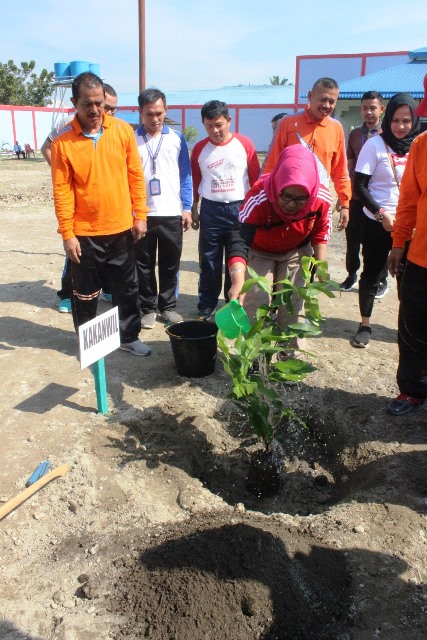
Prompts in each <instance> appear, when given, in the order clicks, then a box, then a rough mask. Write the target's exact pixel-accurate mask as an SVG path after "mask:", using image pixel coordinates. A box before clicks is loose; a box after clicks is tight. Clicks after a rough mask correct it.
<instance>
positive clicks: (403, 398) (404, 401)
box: [387, 393, 424, 416]
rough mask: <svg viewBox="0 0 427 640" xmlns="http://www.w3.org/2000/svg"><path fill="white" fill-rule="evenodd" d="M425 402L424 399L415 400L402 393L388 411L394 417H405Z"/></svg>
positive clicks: (392, 402)
mask: <svg viewBox="0 0 427 640" xmlns="http://www.w3.org/2000/svg"><path fill="white" fill-rule="evenodd" d="M423 402H424V398H414V397H412V396H410V395H408V394H407V393H400V394H399V395H398V396H397V398H395V399H394V400H392V401H391V402H390V404H389V405H388V407H387V411H388V412H389V413H390V414H391V415H392V416H404V415H405V414H407V413H409V412H410V411H412V409H414V408H415V407H417V406H418V405H420V404H422V403H423Z"/></svg>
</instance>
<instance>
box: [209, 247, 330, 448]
mask: <svg viewBox="0 0 427 640" xmlns="http://www.w3.org/2000/svg"><path fill="white" fill-rule="evenodd" d="M314 267H315V268H316V275H317V278H318V279H319V280H318V281H316V282H311V274H312V269H313V268H314ZM301 269H302V274H303V277H304V281H305V284H304V285H303V286H302V287H296V286H295V285H293V284H292V283H291V282H290V280H289V279H288V278H286V279H285V280H281V281H280V282H278V283H275V284H274V285H272V284H271V283H270V282H269V281H268V280H267V279H266V278H264V277H262V276H258V275H257V274H256V273H255V272H254V271H253V270H252V269H250V268H248V273H249V275H250V278H249V279H248V280H246V281H245V283H244V285H243V287H242V293H246V292H247V291H249V290H250V289H251V288H252V287H254V286H257V287H259V288H260V289H261V290H262V291H264V292H266V293H267V294H268V296H269V300H270V303H269V304H268V305H263V306H261V307H259V308H258V310H257V313H256V319H255V322H254V324H253V325H252V328H251V330H250V331H249V332H248V333H247V334H246V335H243V334H242V333H240V335H239V336H238V337H237V338H236V340H235V342H234V343H233V344H230V342H229V341H227V340H226V338H225V337H224V334H223V333H222V331H219V332H218V345H219V348H220V350H221V352H222V354H221V360H222V362H223V365H224V370H225V372H226V373H227V374H228V375H229V376H230V378H231V381H232V392H231V394H230V395H229V396H228V397H230V398H232V399H233V400H234V401H235V403H236V404H237V405H238V406H239V407H240V408H241V409H242V410H243V412H244V413H245V414H246V416H247V418H248V422H249V424H250V426H251V428H252V430H253V431H254V433H255V434H256V436H257V437H258V438H259V439H260V440H261V441H262V442H263V443H264V445H265V447H266V449H269V447H270V445H271V442H272V440H273V437H274V430H275V426H276V425H278V424H279V422H280V420H281V418H282V417H284V416H287V417H288V418H290V417H292V418H294V419H295V420H297V421H298V422H299V423H300V424H304V423H303V422H302V420H301V419H300V418H299V417H298V416H297V415H296V414H295V412H294V411H293V410H292V409H291V408H290V407H287V406H286V404H285V402H284V400H283V398H282V394H281V393H280V391H281V389H280V387H279V386H278V384H277V383H284V382H294V383H296V382H300V381H301V380H304V378H306V377H307V375H308V374H309V373H311V372H312V371H315V369H316V368H315V367H314V366H313V365H312V364H310V363H309V362H305V361H304V360H301V359H295V358H291V359H289V360H280V359H279V360H277V361H274V362H273V356H275V355H276V354H279V353H283V352H286V351H295V348H294V347H290V346H289V343H290V341H291V340H294V339H295V338H297V337H306V336H316V335H319V334H320V333H321V324H322V322H323V317H322V315H321V313H320V309H319V302H318V295H319V294H320V293H322V294H324V295H326V296H328V297H330V298H333V297H335V296H334V294H333V292H332V289H338V288H339V286H338V285H337V284H336V283H334V282H332V281H330V280H329V276H328V272H327V263H326V262H325V261H320V260H315V259H314V258H310V257H306V256H305V257H303V258H302V261H301ZM277 285H279V286H280V288H281V290H280V291H275V288H276V287H277ZM294 294H296V295H297V296H298V297H299V298H302V299H303V301H304V316H303V317H302V318H301V320H302V322H297V323H294V324H290V325H288V326H286V327H285V328H283V329H280V327H279V326H278V324H277V322H276V320H275V318H276V316H277V310H278V308H279V306H281V305H285V306H286V308H287V309H288V311H289V313H291V314H293V313H294V309H293V305H292V297H293V296H294ZM305 353H308V352H305ZM308 355H312V354H308ZM254 365H255V367H256V365H258V367H259V371H254V368H255V367H254Z"/></svg>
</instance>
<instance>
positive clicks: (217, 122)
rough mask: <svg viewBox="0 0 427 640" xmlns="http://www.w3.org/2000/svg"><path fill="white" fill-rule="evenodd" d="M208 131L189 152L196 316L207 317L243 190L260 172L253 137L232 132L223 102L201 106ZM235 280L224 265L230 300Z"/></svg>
mask: <svg viewBox="0 0 427 640" xmlns="http://www.w3.org/2000/svg"><path fill="white" fill-rule="evenodd" d="M201 116H202V122H203V124H204V126H205V129H206V132H207V134H208V137H207V138H204V139H203V140H200V141H199V142H198V143H197V144H196V145H195V147H194V149H193V152H192V154H191V168H192V172H193V195H194V204H193V208H192V218H193V228H194V229H198V228H199V211H198V202H199V198H201V206H200V236H199V262H200V277H199V301H198V305H197V318H198V320H209V319H210V318H211V317H212V315H213V313H214V311H215V308H216V306H217V303H218V298H219V295H220V293H221V289H222V269H223V263H224V251H225V247H226V246H227V244H228V242H229V240H230V238H231V229H232V227H233V225H234V223H235V222H236V221H237V219H238V216H239V208H240V205H241V204H242V202H243V200H244V197H245V194H246V192H247V191H249V188H250V187H251V186H252V185H253V184H254V182H255V181H256V180H257V178H258V174H259V161H258V156H257V154H256V151H255V146H254V144H253V142H252V141H251V140H249V138H247V137H246V136H242V135H241V134H239V133H232V132H231V131H230V123H231V116H230V114H229V111H228V107H227V105H226V104H225V102H221V101H220V100H211V101H209V102H206V103H205V104H204V105H203V107H202V110H201ZM230 287H231V280H230V275H229V272H228V269H226V270H225V279H224V297H225V299H226V300H228V291H229V290H230Z"/></svg>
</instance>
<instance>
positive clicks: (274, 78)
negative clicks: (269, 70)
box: [270, 76, 288, 87]
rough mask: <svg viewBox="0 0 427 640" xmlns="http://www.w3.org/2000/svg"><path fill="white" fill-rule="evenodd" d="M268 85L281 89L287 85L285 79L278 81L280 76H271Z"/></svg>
mask: <svg viewBox="0 0 427 640" xmlns="http://www.w3.org/2000/svg"><path fill="white" fill-rule="evenodd" d="M270 84H272V85H274V86H276V87H279V86H280V87H282V86H284V85H286V84H288V79H287V78H282V79H280V76H271V78H270Z"/></svg>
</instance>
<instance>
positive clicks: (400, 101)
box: [380, 93, 421, 156]
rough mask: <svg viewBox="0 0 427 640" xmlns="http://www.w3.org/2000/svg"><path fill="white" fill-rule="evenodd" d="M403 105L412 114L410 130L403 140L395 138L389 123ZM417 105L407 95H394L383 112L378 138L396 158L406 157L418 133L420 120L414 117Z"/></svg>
mask: <svg viewBox="0 0 427 640" xmlns="http://www.w3.org/2000/svg"><path fill="white" fill-rule="evenodd" d="M403 105H408V107H409V108H410V110H411V114H412V129H411V130H410V132H409V133H408V135H407V136H405V137H404V138H396V136H394V135H393V133H392V132H391V121H392V119H393V116H394V114H395V113H396V110H397V109H398V108H399V107H402V106H403ZM416 108H417V104H416V102H415V100H414V99H413V98H412V96H410V95H409V93H396V95H394V96H393V97H392V98H391V99H390V100H389V103H388V105H387V107H386V110H385V112H384V118H383V121H382V125H381V129H382V132H381V133H380V136H381V137H382V139H383V140H384V142H385V143H386V144H388V146H389V147H391V148H392V149H393V151H394V152H395V153H397V155H398V156H406V154H407V153H408V151H409V149H410V148H411V144H412V143H413V141H414V139H415V138H416V137H417V135H418V134H419V133H420V127H421V120H420V118H418V116H416V115H415V113H414V111H415V109H416Z"/></svg>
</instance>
